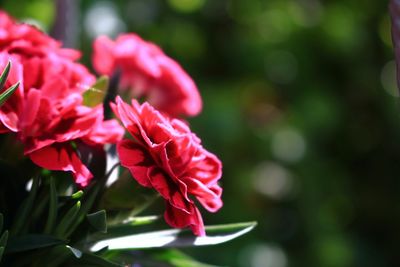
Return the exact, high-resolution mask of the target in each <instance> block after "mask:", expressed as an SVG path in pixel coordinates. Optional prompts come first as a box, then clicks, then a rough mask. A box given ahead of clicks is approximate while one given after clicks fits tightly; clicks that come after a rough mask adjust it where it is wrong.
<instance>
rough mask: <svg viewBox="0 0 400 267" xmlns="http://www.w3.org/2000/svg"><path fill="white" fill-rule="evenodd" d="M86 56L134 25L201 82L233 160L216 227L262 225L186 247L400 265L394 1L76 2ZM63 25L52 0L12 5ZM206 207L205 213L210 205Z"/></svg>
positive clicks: (231, 258) (256, 262) (32, 17)
mask: <svg viewBox="0 0 400 267" xmlns="http://www.w3.org/2000/svg"><path fill="white" fill-rule="evenodd" d="M66 2H69V8H68V10H69V11H68V12H69V13H68V17H67V19H66V21H67V25H68V27H67V30H66V32H65V34H63V33H62V32H60V30H59V29H58V30H57V31H56V33H57V34H60V35H59V36H60V38H63V39H64V40H66V45H67V46H69V47H75V48H78V49H81V50H83V51H84V57H83V61H84V62H85V63H87V64H88V65H89V64H90V53H91V41H92V38H93V37H94V36H96V35H98V34H101V33H104V34H108V35H110V36H116V35H117V33H118V32H126V31H133V32H137V33H139V34H140V35H141V36H142V37H143V38H145V39H148V40H152V41H154V42H156V43H157V44H159V45H160V46H161V47H162V48H163V49H164V50H165V51H166V52H167V53H168V54H169V55H170V56H171V57H173V58H175V59H176V60H178V61H179V62H180V63H181V64H182V66H183V67H184V68H185V69H186V70H187V71H188V72H189V73H190V74H191V75H192V77H193V78H194V79H195V81H196V82H197V84H198V86H199V88H200V91H201V94H202V96H203V99H204V110H203V113H202V114H201V115H200V116H198V117H196V118H193V119H190V123H191V127H192V129H193V131H195V132H196V133H198V135H199V136H200V137H201V138H202V139H203V143H204V146H205V147H206V148H208V149H209V150H211V151H213V152H214V153H216V154H217V155H219V157H220V158H221V159H222V161H223V162H224V176H223V179H222V183H223V187H224V195H223V200H224V202H225V205H224V207H223V209H222V210H221V211H220V212H219V213H217V214H211V215H205V222H206V223H207V224H217V223H228V222H240V221H250V220H257V221H258V223H259V225H258V227H257V228H256V229H255V230H254V231H253V232H252V233H250V234H248V235H247V236H244V237H241V238H239V239H237V240H234V241H232V242H230V243H227V244H224V245H219V246H216V247H207V248H196V249H193V250H185V251H186V252H188V253H190V254H191V255H193V256H195V257H196V258H198V259H199V260H201V261H204V262H208V263H211V264H216V265H223V266H243V267H244V266H246V267H247V266H250V267H259V266H262V267H289V266H291V267H296V266H301V267H310V266H319V267H346V266H360V267H369V266H379V267H386V266H393V267H394V266H400V249H399V243H400V205H399V200H400V194H399V193H400V179H399V175H398V174H399V173H400V118H399V115H398V114H399V112H400V110H399V105H398V103H399V102H398V91H397V89H396V86H395V77H394V71H395V70H394V66H395V65H394V62H393V53H392V46H391V39H390V24H389V17H388V11H387V5H388V3H387V2H386V1H378V0H376V1H360V0H335V1H333V0H331V1H329V0H326V1H322V0H268V1H267V0H265V1H262V0H168V1H166V0H126V1H122V0H119V1H111V0H110V1H97V0H81V1H78V0H75V1H74V0H67V1H66ZM0 6H1V7H2V8H3V9H5V10H6V11H7V12H9V13H11V14H12V15H13V16H15V17H17V18H18V19H20V20H25V21H29V22H32V23H36V24H38V25H40V27H42V28H43V29H44V30H46V31H48V32H50V31H51V30H52V29H54V27H53V25H54V18H55V12H54V2H53V1H51V0H29V1H28V0H24V1H22V0H18V1H17V0H0ZM204 214H205V212H204Z"/></svg>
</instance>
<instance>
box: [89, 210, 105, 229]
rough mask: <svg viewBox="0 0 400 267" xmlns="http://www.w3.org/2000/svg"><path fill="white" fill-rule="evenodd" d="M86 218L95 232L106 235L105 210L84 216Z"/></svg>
mask: <svg viewBox="0 0 400 267" xmlns="http://www.w3.org/2000/svg"><path fill="white" fill-rule="evenodd" d="M86 218H87V219H88V221H89V223H90V224H91V225H92V226H93V227H94V228H95V229H96V230H97V231H100V232H102V233H107V215H106V211H105V210H100V211H97V212H95V213H92V214H88V215H86Z"/></svg>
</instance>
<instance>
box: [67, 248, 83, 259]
mask: <svg viewBox="0 0 400 267" xmlns="http://www.w3.org/2000/svg"><path fill="white" fill-rule="evenodd" d="M65 247H66V248H67V249H69V250H70V251H71V252H72V254H74V256H75V257H76V258H78V259H80V258H81V257H82V251H80V250H79V249H76V248H73V247H70V246H68V245H67V246H65Z"/></svg>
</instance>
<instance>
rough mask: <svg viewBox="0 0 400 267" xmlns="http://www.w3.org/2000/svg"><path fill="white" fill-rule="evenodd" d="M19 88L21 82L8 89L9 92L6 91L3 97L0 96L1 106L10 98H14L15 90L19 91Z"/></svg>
mask: <svg viewBox="0 0 400 267" xmlns="http://www.w3.org/2000/svg"><path fill="white" fill-rule="evenodd" d="M18 86H19V82H17V83H16V84H14V85H13V86H11V87H10V88H8V89H7V90H5V91H4V92H3V93H2V94H1V95H0V106H1V105H3V104H4V102H6V100H7V99H8V98H10V96H12V94H13V93H14V92H15V90H17V88H18Z"/></svg>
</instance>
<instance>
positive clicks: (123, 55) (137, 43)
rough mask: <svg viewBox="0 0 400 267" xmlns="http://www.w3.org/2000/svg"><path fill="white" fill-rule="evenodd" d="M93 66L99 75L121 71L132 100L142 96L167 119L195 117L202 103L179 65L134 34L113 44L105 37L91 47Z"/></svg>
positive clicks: (122, 36) (124, 84) (194, 86)
mask: <svg viewBox="0 0 400 267" xmlns="http://www.w3.org/2000/svg"><path fill="white" fill-rule="evenodd" d="M93 48H94V54H93V66H94V68H95V69H96V71H97V72H98V73H100V74H105V75H112V74H113V73H114V72H115V71H116V70H117V69H120V70H121V72H122V77H121V86H122V87H125V88H126V87H130V88H132V92H133V95H134V97H145V98H146V100H147V101H148V102H149V103H150V104H152V105H153V106H154V107H155V108H157V109H158V110H160V111H162V112H165V113H167V114H169V115H170V116H173V117H175V116H179V115H188V116H195V115H197V114H199V113H200V111H201V108H202V101H201V97H200V94H199V92H198V90H197V87H196V84H195V83H194V82H193V80H192V79H191V78H190V76H189V75H188V74H187V73H186V72H185V71H184V70H183V69H182V68H181V66H180V65H179V64H178V63H177V62H176V61H174V60H173V59H171V58H170V57H168V56H167V55H165V54H164V53H163V51H162V50H161V49H160V48H159V47H158V46H156V45H155V44H153V43H150V42H146V41H144V40H143V39H141V38H140V37H139V36H138V35H136V34H133V33H131V34H122V35H120V36H119V37H118V38H117V40H116V41H112V40H111V39H109V38H108V37H106V36H101V37H99V38H97V39H96V40H95V42H94V45H93Z"/></svg>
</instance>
